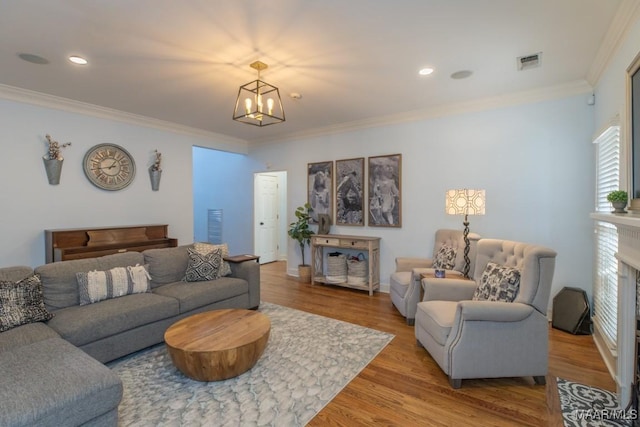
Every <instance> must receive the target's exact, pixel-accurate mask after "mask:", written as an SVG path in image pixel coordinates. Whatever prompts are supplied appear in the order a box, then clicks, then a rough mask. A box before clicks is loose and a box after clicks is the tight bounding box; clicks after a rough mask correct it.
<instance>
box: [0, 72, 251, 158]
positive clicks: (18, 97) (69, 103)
mask: <svg viewBox="0 0 640 427" xmlns="http://www.w3.org/2000/svg"><path fill="white" fill-rule="evenodd" d="M0 98H2V99H7V100H10V101H16V102H22V103H26V104H32V105H36V106H39V107H45V108H52V109H55V110H62V111H66V112H70V113H76V114H82V115H85V116H91V117H97V118H100V119H107V120H116V121H119V122H124V123H128V124H132V125H138V126H144V127H148V128H153V129H158V130H162V131H166V132H172V133H176V134H180V135H186V136H191V137H196V138H203V139H206V140H208V141H209V142H211V145H208V144H207V147H209V148H219V149H222V150H228V151H235V152H242V153H245V154H246V153H247V152H248V146H249V144H248V142H247V141H245V140H243V139H240V138H233V137H230V136H228V135H223V134H220V133H215V132H209V131H205V130H202V129H197V128H193V127H190V126H184V125H179V124H177V123H172V122H168V121H165V120H159V119H153V118H151V117H146V116H141V115H138V114H132V113H127V112H124V111H120V110H115V109H112V108H106V107H101V106H99V105H94V104H89V103H86V102H81V101H75V100H73V99H69V98H63V97H60V96H55V95H48V94H46V93H42V92H36V91H32V90H28V89H22V88H19V87H15V86H9V85H4V84H0Z"/></svg>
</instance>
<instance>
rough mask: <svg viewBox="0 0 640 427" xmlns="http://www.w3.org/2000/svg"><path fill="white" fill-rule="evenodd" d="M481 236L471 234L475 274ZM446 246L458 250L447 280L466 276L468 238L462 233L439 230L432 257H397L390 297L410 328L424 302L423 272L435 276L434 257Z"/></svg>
mask: <svg viewBox="0 0 640 427" xmlns="http://www.w3.org/2000/svg"><path fill="white" fill-rule="evenodd" d="M479 238H480V236H478V235H477V234H474V233H471V234H469V243H470V250H469V259H470V260H471V263H470V270H469V271H473V267H474V260H475V247H476V242H477V241H478V239H479ZM443 246H448V247H451V248H454V249H455V250H456V254H455V262H454V265H453V267H452V268H451V269H450V270H449V271H447V272H446V275H447V277H452V276H459V277H462V269H463V267H464V238H463V235H462V231H461V230H445V229H442V230H438V231H436V237H435V243H434V245H433V257H432V258H406V257H399V258H396V271H395V272H394V273H392V274H391V278H390V280H389V294H390V296H391V302H393V305H394V306H395V307H396V308H397V309H398V311H399V312H400V314H402V315H403V316H404V317H405V318H406V319H407V324H408V325H413V324H414V320H415V317H416V307H417V305H418V302H419V300H420V279H421V277H420V275H421V274H422V273H433V271H434V269H433V261H434V257H435V256H436V255H437V254H438V252H439V251H440V249H441V248H442V247H443Z"/></svg>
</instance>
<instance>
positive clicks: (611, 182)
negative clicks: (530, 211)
mask: <svg viewBox="0 0 640 427" xmlns="http://www.w3.org/2000/svg"><path fill="white" fill-rule="evenodd" d="M594 143H595V144H596V153H597V155H596V212H611V204H610V203H609V202H608V201H607V194H609V192H611V191H614V190H618V189H619V188H620V126H619V125H618V124H615V125H612V126H610V127H608V128H607V129H606V130H605V131H604V132H602V134H600V136H598V137H597V138H596V139H595V141H594ZM595 236H596V242H595V250H596V255H595V270H596V272H595V283H594V286H593V310H594V316H593V321H594V323H595V324H596V327H597V328H598V330H599V331H600V333H601V334H602V337H603V338H604V341H605V342H606V344H607V346H608V347H609V349H611V350H612V352H615V349H616V334H617V324H618V322H617V311H618V309H617V307H618V306H617V299H618V260H617V259H616V257H615V253H616V252H617V250H618V232H617V230H616V227H615V226H614V225H613V224H610V223H608V222H600V221H598V222H596V224H595Z"/></svg>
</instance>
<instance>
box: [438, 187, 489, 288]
mask: <svg viewBox="0 0 640 427" xmlns="http://www.w3.org/2000/svg"><path fill="white" fill-rule="evenodd" d="M484 205H485V191H484V190H470V189H467V188H463V189H461V190H448V191H447V193H446V200H445V209H446V211H447V214H449V215H464V221H463V222H462V224H463V225H464V233H463V234H464V269H463V271H462V273H463V274H464V277H465V278H467V279H468V278H469V268H470V265H471V261H470V260H469V219H468V215H484Z"/></svg>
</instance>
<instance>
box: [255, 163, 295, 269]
mask: <svg viewBox="0 0 640 427" xmlns="http://www.w3.org/2000/svg"><path fill="white" fill-rule="evenodd" d="M259 175H272V176H273V175H275V176H277V177H278V221H277V231H276V236H277V237H276V240H277V248H278V249H277V256H276V259H277V261H286V260H287V245H288V243H289V239H288V237H287V171H265V172H255V173H254V174H253V248H254V253H256V254H257V253H258V249H259V248H260V247H261V246H260V242H259V238H260V237H259V236H260V233H259V232H258V212H259V208H260V206H259V202H260V201H259V197H258V179H257V178H258V176H259Z"/></svg>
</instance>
